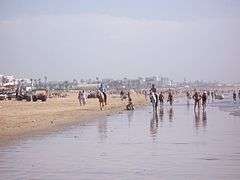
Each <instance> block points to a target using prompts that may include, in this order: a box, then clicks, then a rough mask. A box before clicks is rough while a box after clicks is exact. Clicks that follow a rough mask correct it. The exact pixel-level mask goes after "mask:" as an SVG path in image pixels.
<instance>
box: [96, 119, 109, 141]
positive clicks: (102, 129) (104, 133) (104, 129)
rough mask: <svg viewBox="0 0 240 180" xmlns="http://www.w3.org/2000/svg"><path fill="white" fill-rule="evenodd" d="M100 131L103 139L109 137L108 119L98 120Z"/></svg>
mask: <svg viewBox="0 0 240 180" xmlns="http://www.w3.org/2000/svg"><path fill="white" fill-rule="evenodd" d="M98 133H99V137H100V140H101V141H104V139H106V138H107V119H103V120H100V121H98Z"/></svg>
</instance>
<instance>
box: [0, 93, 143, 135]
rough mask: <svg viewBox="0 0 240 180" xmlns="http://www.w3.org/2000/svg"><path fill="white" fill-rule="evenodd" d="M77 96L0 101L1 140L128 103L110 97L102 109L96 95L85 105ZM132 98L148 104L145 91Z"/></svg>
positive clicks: (114, 110)
mask: <svg viewBox="0 0 240 180" xmlns="http://www.w3.org/2000/svg"><path fill="white" fill-rule="evenodd" d="M76 97H77V94H75V93H71V94H69V96H68V97H67V98H52V99H48V100H47V102H40V101H39V102H25V101H15V100H12V101H0V140H5V139H14V138H16V137H20V136H21V135H23V134H28V133H32V132H36V131H43V130H50V129H56V128H58V127H61V126H63V125H70V124H73V123H76V122H80V121H84V120H89V119H93V118H97V117H99V116H106V115H110V114H113V113H117V112H121V111H122V110H124V109H125V106H126V103H127V101H121V100H120V98H119V97H116V96H115V97H109V100H108V103H109V104H108V105H107V106H105V108H104V110H103V111H101V110H100V109H99V103H98V100H97V99H88V101H87V105H86V106H80V105H79V102H78V99H77V98H76ZM132 99H133V102H134V104H135V106H142V105H146V104H147V102H146V100H145V98H144V96H143V95H137V94H133V95H132Z"/></svg>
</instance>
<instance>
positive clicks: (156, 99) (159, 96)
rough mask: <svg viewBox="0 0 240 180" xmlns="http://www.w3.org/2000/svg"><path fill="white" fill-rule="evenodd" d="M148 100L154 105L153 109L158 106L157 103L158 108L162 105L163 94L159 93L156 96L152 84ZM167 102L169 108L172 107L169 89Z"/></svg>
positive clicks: (171, 96) (171, 95)
mask: <svg viewBox="0 0 240 180" xmlns="http://www.w3.org/2000/svg"><path fill="white" fill-rule="evenodd" d="M150 100H151V102H152V103H153V104H154V106H155V107H157V106H158V102H159V104H160V106H162V105H163V104H164V93H163V92H162V91H161V92H160V93H159V94H158V93H157V89H156V87H155V85H154V84H153V85H152V87H151V89H150ZM167 102H169V104H170V106H172V105H173V93H172V91H171V90H170V89H169V91H168V98H167Z"/></svg>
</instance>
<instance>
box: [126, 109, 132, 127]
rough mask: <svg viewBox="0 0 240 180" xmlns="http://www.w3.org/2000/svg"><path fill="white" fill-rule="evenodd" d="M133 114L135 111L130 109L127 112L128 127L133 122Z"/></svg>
mask: <svg viewBox="0 0 240 180" xmlns="http://www.w3.org/2000/svg"><path fill="white" fill-rule="evenodd" d="M133 114H134V111H129V112H128V113H127V117H128V127H130V126H131V122H132V120H133Z"/></svg>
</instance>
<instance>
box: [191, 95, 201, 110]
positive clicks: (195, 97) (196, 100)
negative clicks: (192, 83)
mask: <svg viewBox="0 0 240 180" xmlns="http://www.w3.org/2000/svg"><path fill="white" fill-rule="evenodd" d="M192 98H193V100H194V111H195V110H196V107H198V109H200V100H201V97H200V96H199V94H198V92H197V91H195V93H194V95H193V97H192Z"/></svg>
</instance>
